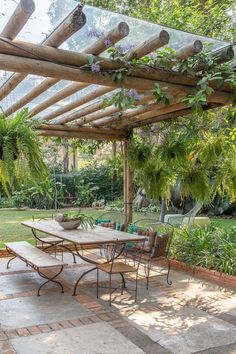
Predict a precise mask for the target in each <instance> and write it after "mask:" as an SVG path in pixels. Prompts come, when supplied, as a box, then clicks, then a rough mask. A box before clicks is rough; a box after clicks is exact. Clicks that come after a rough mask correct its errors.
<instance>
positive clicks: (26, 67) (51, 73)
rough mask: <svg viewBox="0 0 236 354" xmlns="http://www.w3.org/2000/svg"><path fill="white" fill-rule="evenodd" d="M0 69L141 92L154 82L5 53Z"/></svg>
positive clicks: (175, 89) (176, 91) (0, 58)
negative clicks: (102, 73)
mask: <svg viewBox="0 0 236 354" xmlns="http://www.w3.org/2000/svg"><path fill="white" fill-rule="evenodd" d="M0 69H2V70H8V71H15V72H21V73H27V74H34V75H40V76H45V77H54V78H58V79H60V80H71V81H78V82H85V83H91V84H98V85H103V86H110V87H125V88H128V89H131V88H136V89H137V90H138V91H141V92H142V91H146V90H151V89H153V88H154V86H155V83H156V81H154V80H150V79H142V78H136V77H131V76H128V77H125V78H124V80H123V81H122V82H115V81H113V79H112V77H111V76H103V75H100V74H99V73H94V72H88V71H84V70H81V69H77V68H71V67H65V66H63V65H60V64H54V63H49V62H43V61H40V60H35V59H29V58H22V57H14V56H11V55H7V54H0ZM159 84H160V86H161V87H164V88H167V89H168V90H169V91H170V92H172V93H173V94H179V93H181V92H183V91H184V92H189V91H190V88H189V87H185V86H180V85H175V84H170V83H168V84H167V83H163V82H159Z"/></svg>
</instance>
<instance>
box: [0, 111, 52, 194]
mask: <svg viewBox="0 0 236 354" xmlns="http://www.w3.org/2000/svg"><path fill="white" fill-rule="evenodd" d="M33 128H34V123H32V121H30V120H29V119H28V113H27V110H22V111H20V112H18V113H16V115H15V116H14V117H10V118H6V117H5V116H4V114H3V113H2V114H0V183H1V184H2V186H3V187H4V190H5V192H6V193H7V194H10V193H12V192H13V191H14V190H15V189H16V187H17V185H19V183H20V181H22V180H23V179H25V178H26V176H27V175H29V174H30V175H31V176H32V179H34V180H35V182H38V181H41V180H43V179H44V178H45V177H46V176H47V168H46V166H45V164H44V162H43V158H42V155H41V151H40V143H39V140H38V138H37V134H36V132H35V131H34V130H33Z"/></svg>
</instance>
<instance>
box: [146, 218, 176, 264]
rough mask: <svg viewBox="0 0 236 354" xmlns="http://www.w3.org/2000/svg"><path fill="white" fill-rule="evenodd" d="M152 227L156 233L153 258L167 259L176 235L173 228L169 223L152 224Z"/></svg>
mask: <svg viewBox="0 0 236 354" xmlns="http://www.w3.org/2000/svg"><path fill="white" fill-rule="evenodd" d="M150 227H151V228H152V230H153V231H155V232H156V236H155V241H154V245H153V248H152V252H151V258H158V257H167V256H168V253H169V249H170V243H171V238H172V236H173V233H174V228H173V226H172V225H171V224H169V223H163V222H157V223H154V224H150Z"/></svg>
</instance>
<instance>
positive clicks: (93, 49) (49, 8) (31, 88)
mask: <svg viewBox="0 0 236 354" xmlns="http://www.w3.org/2000/svg"><path fill="white" fill-rule="evenodd" d="M14 3H15V2H14V1H12V0H4V6H5V9H4V10H3V12H4V15H6V16H3V17H2V19H1V20H0V26H1V37H0V69H1V70H2V71H1V72H0V73H1V76H0V80H1V87H0V99H1V106H2V109H3V111H4V113H5V115H6V117H8V116H10V115H12V114H13V113H15V112H17V111H18V110H20V109H22V108H24V107H28V108H29V115H30V116H31V117H32V119H36V120H37V121H38V122H39V125H38V127H37V129H38V131H39V134H40V135H42V136H51V137H65V138H78V139H94V140H102V141H122V142H123V144H124V203H125V204H124V205H125V214H126V218H127V221H128V220H131V218H132V178H131V172H130V170H129V167H128V142H129V138H130V136H131V134H132V131H133V129H134V128H137V127H141V126H144V125H147V124H152V123H156V122H159V121H163V120H167V119H173V118H176V117H178V116H184V115H187V114H189V113H190V112H191V107H189V106H188V104H187V103H186V102H182V101H181V100H182V98H184V97H186V95H188V94H189V93H190V92H191V91H192V89H193V88H195V87H196V85H197V83H198V81H199V80H200V78H201V77H200V76H188V75H183V74H180V73H178V72H176V71H174V70H164V69H160V68H153V67H150V66H134V67H132V66H131V67H130V70H129V73H128V75H126V76H125V77H124V79H123V80H122V81H116V80H114V78H113V74H114V71H117V70H122V69H124V68H127V65H129V63H130V61H131V60H132V59H138V58H142V57H143V56H145V55H148V54H150V53H152V52H153V51H156V50H157V49H159V48H161V47H164V46H166V45H167V44H168V45H169V46H170V47H172V48H173V50H174V51H173V54H172V55H173V57H175V58H180V59H186V58H188V57H191V56H194V55H195V54H197V53H199V52H200V51H201V50H202V48H203V43H205V42H207V43H211V51H212V52H213V55H214V56H215V58H216V61H217V62H218V63H223V62H226V61H229V60H232V59H233V57H234V50H233V48H232V46H231V45H230V44H229V43H226V42H223V41H219V40H215V39H211V38H206V37H202V36H197V35H195V34H191V33H185V32H182V31H177V30H174V29H172V28H166V27H164V26H160V25H157V24H153V23H149V22H145V21H141V20H137V19H134V18H129V17H127V16H124V15H120V14H116V13H112V12H109V11H106V10H101V9H98V8H95V7H91V6H84V7H82V6H80V5H78V3H77V2H74V1H72V0H69V1H65V2H64V1H60V0H58V2H52V0H47V1H44V2H43V3H44V4H42V1H40V0H35V3H36V5H37V6H35V3H34V1H33V0H21V1H20V2H19V4H18V5H17V7H16V8H15V9H14V8H13V6H14V7H15V4H14ZM65 11H66V12H67V15H66V12H65ZM65 15H66V16H65ZM7 18H8V19H7ZM62 18H64V19H63V20H62ZM54 27H55V29H54ZM45 32H46V33H45ZM18 34H19V35H18ZM45 34H46V38H45ZM16 37H18V38H19V39H16ZM118 42H119V44H118V45H120V46H123V47H126V54H125V57H124V61H122V62H121V61H115V60H111V59H110V58H109V56H108V54H107V49H108V47H110V46H114V45H115V44H116V43H118ZM37 43H40V44H37ZM58 47H60V49H57V48H58ZM71 49H73V51H72V50H71ZM91 56H92V58H93V62H99V65H100V67H101V72H93V71H91V69H90V68H88V67H86V65H87V64H88V62H89V60H90V59H91ZM199 70H201V68H199ZM95 71H96V70H95ZM156 83H158V84H159V85H160V87H161V88H162V89H163V90H165V91H166V92H168V93H169V94H171V96H172V97H173V99H172V100H171V104H170V105H168V106H167V105H165V104H162V103H156V102H155V98H154V96H153V93H152V90H153V89H154V87H155V84H156ZM211 85H212V87H213V88H214V90H215V91H214V93H213V94H211V95H209V96H208V99H207V102H206V104H205V106H204V109H210V108H212V107H217V106H223V105H227V104H230V95H231V93H232V88H231V87H230V86H229V85H228V84H226V83H225V84H224V85H223V86H222V87H221V88H220V89H218V87H217V84H216V83H214V81H212V84H211ZM121 87H122V88H124V89H135V90H137V92H138V93H139V95H140V99H139V100H137V101H135V103H134V105H135V107H134V108H130V109H126V110H121V109H120V108H119V107H117V106H116V105H112V106H110V107H107V108H104V98H107V97H111V96H112V95H114V93H115V92H117V89H119V88H121Z"/></svg>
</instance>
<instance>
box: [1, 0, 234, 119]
mask: <svg viewBox="0 0 236 354" xmlns="http://www.w3.org/2000/svg"><path fill="white" fill-rule="evenodd" d="M34 1H35V5H36V9H35V12H34V13H33V15H32V16H31V18H30V20H29V21H28V22H27V24H26V25H25V27H24V28H23V29H22V31H21V32H20V34H19V36H18V39H21V40H24V41H29V42H34V43H40V42H42V41H43V40H44V39H45V38H46V36H48V35H49V34H50V33H51V32H52V31H53V29H54V28H56V27H57V26H58V25H59V24H60V23H61V22H62V21H63V19H64V18H65V17H66V16H67V15H68V14H69V13H70V12H71V11H72V10H73V9H74V8H75V7H76V6H77V5H78V2H76V1H73V0H64V1H62V0H44V1H42V0H34ZM1 5H2V8H1V11H2V16H1V17H0V32H1V30H2V29H3V28H4V25H5V24H6V23H7V21H8V19H9V18H10V16H11V14H12V13H13V12H14V10H15V7H16V5H17V1H16V0H2V2H1ZM83 11H84V13H85V15H86V18H87V22H86V25H85V26H84V27H83V28H82V29H81V30H79V31H78V32H77V33H75V34H74V35H73V36H72V37H71V38H69V39H68V40H67V41H66V42H65V43H63V44H62V45H61V48H64V49H69V50H74V51H78V52H80V51H83V50H84V49H85V48H86V47H87V46H89V45H90V44H92V43H93V42H94V41H96V39H97V38H98V37H100V36H101V35H103V34H104V33H105V32H106V33H107V32H108V31H109V30H111V29H112V28H114V27H115V26H117V25H118V23H119V22H121V21H124V22H127V23H128V25H129V27H130V34H129V36H128V37H127V38H124V39H123V40H121V41H120V42H119V45H122V46H126V47H132V46H133V45H137V44H139V43H141V42H143V41H145V40H147V39H148V38H149V37H150V36H153V35H154V34H158V33H159V32H160V30H162V29H166V30H167V31H168V32H169V34H170V42H169V44H168V46H170V47H172V48H174V49H178V48H180V47H182V46H184V45H186V44H189V43H191V42H193V41H194V40H196V39H200V40H202V41H203V42H207V43H209V42H210V43H212V48H213V49H214V48H220V47H224V46H225V45H227V44H228V43H226V42H223V41H220V40H216V39H211V38H208V37H203V36H198V35H195V34H192V33H186V32H183V31H179V30H176V29H173V28H168V27H165V26H162V25H158V24H154V23H150V22H147V21H143V20H138V19H135V18H131V17H128V16H125V15H120V14H118V13H114V12H111V11H107V10H103V9H99V8H96V7H92V6H87V5H86V6H84V9H83ZM10 75H11V73H9V72H5V71H0V85H2V84H3V82H4V81H5V80H6V79H7V78H8V77H9V76H10ZM42 80H44V79H43V78H40V77H38V76H34V75H28V76H27V78H26V79H25V80H24V81H23V82H22V83H21V84H19V85H18V86H17V87H16V89H15V90H13V91H12V92H11V94H10V95H9V96H7V97H6V98H5V99H4V100H3V101H2V102H1V106H2V107H3V109H6V108H8V107H9V106H11V105H12V104H13V103H15V102H16V101H18V100H19V99H20V98H21V97H23V96H24V95H25V94H26V93H27V92H29V91H30V89H32V88H34V87H36V86H37V85H38V84H39V83H40V82H41V81H42ZM67 85H68V82H67V81H61V82H59V83H58V84H56V85H55V86H53V87H51V88H50V89H49V90H48V91H47V92H45V93H43V94H42V95H40V96H39V97H37V98H36V99H35V100H34V101H32V102H31V103H29V104H28V106H29V109H32V108H33V107H35V106H36V105H37V104H39V103H40V102H43V101H44V100H45V99H46V98H49V97H51V96H53V95H54V94H55V93H56V92H57V91H58V90H61V89H63V87H65V86H67ZM91 89H93V85H91V86H89V88H87V89H85V90H83V91H84V92H85V93H88V92H89V91H91ZM81 95H83V92H81V91H79V92H78V93H76V94H74V95H73V96H71V97H67V98H65V99H64V100H62V101H60V102H58V103H57V104H56V105H54V106H53V107H50V108H49V109H47V110H45V111H43V112H42V114H43V115H46V114H47V113H48V112H51V111H52V110H54V109H57V108H59V107H62V106H64V105H66V104H67V103H68V102H71V100H72V99H74V98H77V97H82V96H81Z"/></svg>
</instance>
